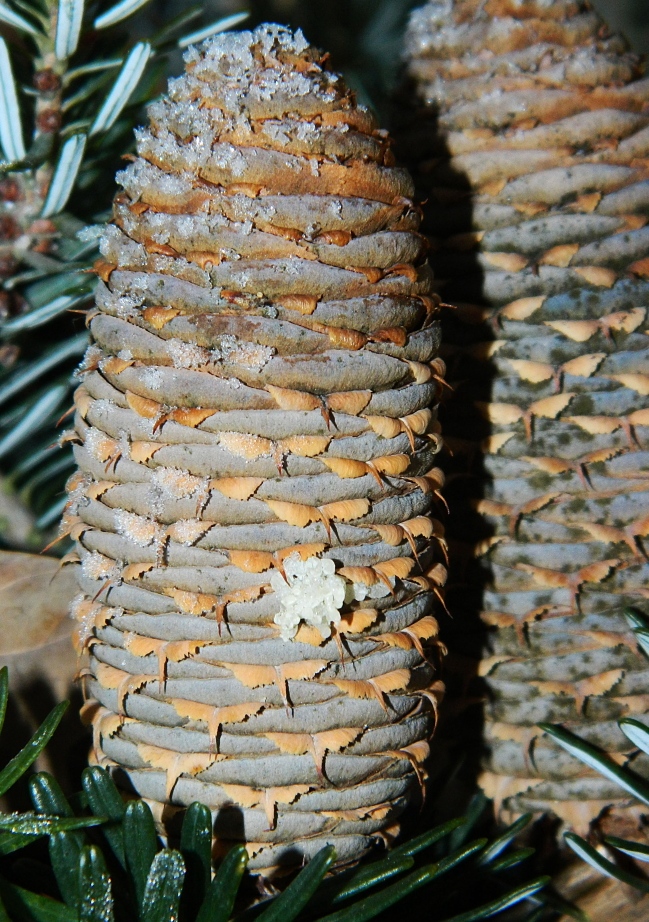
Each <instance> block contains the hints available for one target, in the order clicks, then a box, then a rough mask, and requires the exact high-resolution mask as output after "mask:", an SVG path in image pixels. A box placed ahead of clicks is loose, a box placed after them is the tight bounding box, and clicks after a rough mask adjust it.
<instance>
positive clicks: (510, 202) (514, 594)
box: [402, 0, 649, 826]
mask: <svg viewBox="0 0 649 922" xmlns="http://www.w3.org/2000/svg"><path fill="white" fill-rule="evenodd" d="M407 54H408V71H409V77H410V78H411V80H412V81H413V83H414V85H415V88H416V93H417V98H418V107H419V108H418V109H417V111H416V114H415V117H414V118H413V117H412V115H411V116H409V118H408V123H407V124H404V125H403V126H402V140H403V147H404V150H405V151H407V152H409V154H410V156H411V157H412V160H413V162H415V163H416V164H417V171H416V182H418V183H419V185H420V189H421V194H422V196H425V197H427V198H428V199H429V201H428V204H427V206H426V211H427V217H426V222H427V223H426V224H425V228H424V229H425V230H426V231H427V232H428V233H429V234H430V237H431V239H432V244H433V249H434V253H433V256H432V258H431V262H432V265H433V267H434V269H435V272H436V275H437V277H438V279H439V283H440V285H441V286H442V287H441V291H442V294H443V296H444V299H445V301H449V302H451V303H454V304H456V305H457V308H456V310H454V311H450V310H449V311H448V312H447V315H446V316H447V319H446V321H445V322H446V329H445V331H444V336H445V351H443V353H442V354H443V356H444V358H445V359H446V361H447V363H448V364H449V379H450V381H451V383H452V384H453V386H454V393H453V395H452V396H451V397H450V399H449V401H448V404H447V407H448V409H447V410H445V413H446V417H445V418H444V417H443V418H442V425H443V426H444V427H445V432H447V434H448V439H447V441H448V443H449V447H450V448H452V450H453V457H452V459H451V460H450V461H449V468H448V470H449V471H452V473H453V481H452V482H453V486H452V487H451V482H450V480H449V499H450V502H451V517H450V525H449V533H450V538H449V540H452V542H453V543H452V554H453V557H454V560H455V563H456V567H457V569H456V572H455V575H454V576H453V577H452V580H450V581H449V602H450V605H451V609H452V610H453V611H454V612H455V613H456V622H455V623H456V625H458V626H459V625H463V630H460V631H458V636H454V637H453V643H454V645H456V647H455V649H456V651H457V652H464V653H465V654H467V655H468V656H469V660H468V661H467V662H471V661H475V660H474V658H475V657H476V656H477V655H479V653H480V643H481V638H480V635H479V631H478V629H477V628H474V629H473V630H470V629H469V628H468V622H467V613H468V612H471V611H473V612H476V610H477V613H478V614H479V618H480V620H481V622H482V625H483V629H484V631H485V632H486V636H487V642H486V651H485V649H484V647H483V651H482V661H481V663H480V667H479V668H480V672H481V673H482V675H483V676H484V677H485V679H486V684H487V687H488V696H487V697H488V702H487V703H486V705H485V715H486V742H487V746H488V756H487V759H486V771H485V774H484V776H483V784H484V787H485V789H486V790H487V791H488V792H489V793H490V794H492V795H493V796H495V797H496V799H497V801H498V803H499V804H502V803H504V804H505V806H506V807H507V808H509V809H511V810H514V811H515V812H519V811H522V810H528V809H551V810H554V811H555V812H556V813H557V814H559V815H560V816H563V817H565V818H566V819H568V820H570V821H572V822H575V823H578V824H580V825H582V826H583V825H584V824H586V825H587V824H588V822H590V821H591V820H593V819H594V818H595V817H596V816H597V815H598V814H599V813H600V812H601V811H602V810H603V809H604V808H605V807H606V806H607V805H609V804H610V803H611V802H612V801H618V802H619V801H620V800H621V798H622V794H621V792H620V789H619V788H617V787H616V786H615V785H613V784H611V783H610V782H608V781H606V780H605V779H603V778H602V777H600V776H596V775H595V773H591V772H588V771H586V769H584V766H583V765H582V764H581V763H579V762H577V760H575V759H573V758H572V757H569V756H567V755H566V754H565V753H564V752H563V751H561V750H558V748H556V747H555V746H554V745H553V744H552V743H551V742H550V741H549V740H548V738H547V737H544V736H543V734H542V733H541V731H540V730H539V729H538V727H537V724H538V723H539V722H541V721H551V722H560V723H562V724H564V725H566V726H568V727H570V728H572V729H573V730H574V731H575V732H577V733H578V734H579V735H580V736H582V737H583V738H585V739H588V740H590V741H591V742H593V743H595V744H597V745H599V746H601V747H603V748H604V749H605V750H607V751H608V752H609V753H612V754H613V755H614V758H616V759H617V760H618V761H620V762H625V761H627V760H629V759H631V760H632V761H633V765H634V767H635V768H637V769H638V770H639V771H641V772H642V771H646V770H647V767H648V766H646V765H644V764H643V763H642V762H641V760H638V759H635V758H634V757H635V755H637V753H635V752H634V751H633V750H632V748H631V746H630V744H629V742H628V740H627V739H626V738H625V737H624V736H623V735H622V734H621V733H620V731H619V730H618V728H617V726H616V720H617V719H618V718H620V717H622V716H624V715H634V716H636V717H642V715H643V714H645V713H646V712H647V710H649V698H647V679H648V676H649V673H648V671H647V667H646V660H645V659H644V658H643V657H642V656H641V655H640V654H639V652H638V649H637V646H636V643H635V641H634V638H633V635H632V634H631V633H630V631H629V628H628V625H627V623H626V621H625V619H624V618H623V616H622V609H623V608H624V606H625V604H633V603H638V602H639V603H642V600H644V599H645V598H646V587H647V584H648V577H649V567H648V566H647V544H646V535H647V534H648V533H649V492H648V483H647V478H648V476H649V400H648V398H649V373H648V366H647V360H648V358H649V351H648V348H647V347H648V346H649V340H648V339H647V333H648V332H649V324H648V320H649V300H648V296H649V280H648V277H649V259H648V252H649V250H648V244H649V227H647V215H648V213H649V80H647V79H646V78H645V77H643V72H642V69H641V66H640V62H639V61H638V59H637V58H636V57H635V56H634V55H632V54H630V53H629V52H627V50H626V48H625V46H624V43H623V42H622V40H621V39H620V38H618V37H615V36H610V35H609V33H608V32H607V30H606V27H605V26H604V25H603V24H602V22H601V20H600V19H598V17H597V16H596V14H595V13H594V12H592V10H591V9H590V8H589V7H588V6H587V4H586V3H582V2H578V0H488V2H486V3H484V2H482V0H481V2H478V0H457V2H452V0H443V2H442V0H435V2H430V3H428V4H427V5H426V6H424V7H422V8H421V9H420V10H418V11H416V12H415V13H414V14H413V17H412V20H411V23H410V28H409V35H408V46H407ZM451 582H452V583H453V593H452V594H451V591H450V585H451ZM481 587H483V589H484V591H481ZM451 600H453V601H451ZM462 613H464V620H462ZM476 623H479V622H478V620H477V619H476ZM450 642H451V641H449V643H450Z"/></svg>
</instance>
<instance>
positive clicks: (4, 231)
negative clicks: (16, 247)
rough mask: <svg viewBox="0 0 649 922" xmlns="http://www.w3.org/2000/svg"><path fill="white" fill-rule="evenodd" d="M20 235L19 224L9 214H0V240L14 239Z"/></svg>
mask: <svg viewBox="0 0 649 922" xmlns="http://www.w3.org/2000/svg"><path fill="white" fill-rule="evenodd" d="M19 236H20V225H19V224H18V222H17V221H16V220H14V218H12V217H11V216H10V215H7V214H4V215H0V240H2V241H4V240H15V239H16V237H19Z"/></svg>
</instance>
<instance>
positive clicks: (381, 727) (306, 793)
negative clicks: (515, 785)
mask: <svg viewBox="0 0 649 922" xmlns="http://www.w3.org/2000/svg"><path fill="white" fill-rule="evenodd" d="M186 60H187V70H186V73H185V75H184V76H182V77H180V78H179V79H177V80H173V81H171V83H170V87H169V94H168V96H167V97H165V98H163V99H162V100H161V101H159V102H157V103H155V104H154V105H152V106H151V107H150V109H149V115H150V126H149V127H148V128H146V129H144V130H142V131H140V132H139V134H138V138H137V150H138V156H137V158H135V159H134V161H133V162H132V163H131V164H130V165H129V166H128V167H127V169H125V170H124V172H123V173H121V174H120V175H119V176H118V179H119V182H120V183H121V185H122V187H123V191H122V192H121V193H120V194H119V195H118V196H117V197H116V199H115V207H114V216H113V221H112V223H111V224H110V225H109V227H108V229H107V231H106V233H105V235H104V237H103V241H102V244H101V252H102V259H101V261H100V263H99V264H98V265H97V272H98V274H99V276H100V282H99V288H98V294H97V311H96V312H94V314H93V316H92V318H91V320H90V329H91V332H92V336H93V340H94V343H93V345H92V346H91V347H90V349H89V351H88V354H87V355H86V358H85V361H84V364H83V366H82V369H81V371H80V378H81V383H80V386H79V388H78V390H77V392H76V411H77V412H76V417H75V429H74V432H73V433H72V434H71V436H70V437H71V438H72V440H73V441H75V442H77V443H78V444H77V445H76V447H75V451H76V457H77V461H78V465H79V472H78V474H77V475H76V476H75V477H74V478H73V480H72V482H71V484H70V502H69V504H68V508H67V512H66V527H67V528H68V529H71V534H72V536H73V537H74V538H75V539H76V541H77V544H78V554H79V557H80V563H81V567H80V572H81V577H80V583H81V588H82V593H83V594H82V595H81V596H80V597H79V598H78V599H77V601H76V602H75V607H74V614H75V616H76V617H77V619H78V620H79V646H80V649H82V650H83V651H85V653H84V655H85V656H86V657H87V665H85V666H84V668H83V673H84V681H85V687H86V690H87V695H88V697H89V701H88V703H87V705H86V713H87V715H88V718H89V719H91V720H92V724H93V729H94V752H95V758H96V759H97V761H98V762H99V763H100V764H102V765H107V766H110V767H111V768H112V769H113V771H114V774H115V777H116V778H117V780H118V781H119V782H120V783H121V784H122V785H123V786H125V787H127V788H128V787H130V788H132V789H134V790H135V791H137V792H138V793H139V794H141V795H142V796H143V797H144V798H145V799H147V800H148V802H149V803H150V804H151V805H152V808H153V809H154V813H155V815H156V817H157V819H158V821H159V822H160V823H161V824H162V825H163V826H165V827H166V828H168V829H169V830H170V834H172V835H173V833H174V829H176V828H177V821H178V819H179V814H181V813H182V808H183V807H184V806H186V805H188V804H190V803H191V802H192V801H194V800H199V801H202V802H203V803H205V804H207V805H208V806H209V807H210V808H211V809H212V811H213V816H214V834H215V839H216V847H217V851H218V850H219V849H222V848H225V847H227V846H228V845H229V844H231V843H232V842H236V841H244V842H246V843H247V846H248V849H249V851H250V854H251V863H250V867H251V868H252V869H253V870H256V871H259V872H264V873H270V871H271V869H273V868H275V867H277V866H278V865H282V864H285V863H295V862H298V863H299V862H300V861H302V860H303V857H304V856H306V857H309V856H311V855H313V854H314V853H315V852H316V851H317V850H318V849H319V848H321V847H322V846H323V844H325V843H326V842H332V843H334V845H335V847H336V852H337V860H338V861H339V862H340V863H344V862H348V861H351V860H355V859H357V858H358V857H359V856H360V855H361V854H362V853H363V852H364V851H366V850H367V848H368V847H369V846H370V845H371V843H372V842H373V841H374V840H375V839H376V837H377V836H383V837H388V838H389V837H390V836H391V835H393V834H394V832H395V830H396V828H397V827H396V821H397V817H398V815H399V814H400V813H401V811H402V810H403V809H404V807H405V805H406V804H407V802H408V801H409V800H410V799H412V798H413V797H415V798H416V797H417V796H418V789H419V787H420V785H421V784H422V783H423V779H424V767H423V765H422V763H423V760H424V759H425V757H426V755H427V751H428V744H427V739H428V737H429V736H430V734H431V732H432V730H433V728H434V722H435V716H436V706H437V702H438V699H439V697H440V695H441V693H442V686H441V683H440V682H439V680H438V679H437V678H436V676H435V669H434V666H433V663H434V662H435V660H436V656H437V653H438V652H439V651H440V644H439V641H437V640H436V637H437V622H436V621H435V618H434V616H433V614H432V611H433V608H434V604H435V598H436V596H438V595H439V594H440V591H441V586H442V585H443V583H444V581H445V576H446V571H445V569H444V565H443V563H442V559H443V553H444V549H445V544H444V534H443V530H442V527H441V525H440V524H439V522H438V521H437V520H436V518H435V516H434V508H433V507H434V505H435V503H436V502H437V496H438V490H439V488H440V486H441V484H442V475H441V473H440V471H439V470H438V469H437V468H436V467H435V454H436V452H437V451H438V449H439V447H440V438H439V435H438V426H437V422H436V414H435V410H434V409H432V408H434V406H435V402H436V398H437V394H438V390H439V388H440V380H441V375H442V374H443V371H444V366H443V363H442V362H441V360H439V359H438V358H436V356H437V351H438V345H439V324H438V322H437V320H436V319H435V314H436V309H437V304H438V299H436V298H435V297H434V296H430V288H431V281H430V279H431V274H430V270H429V267H428V265H427V263H426V261H425V254H426V249H427V245H426V242H425V240H424V238H422V237H421V236H420V235H419V234H418V232H417V228H418V225H419V217H418V214H417V210H416V209H415V207H414V206H413V202H412V199H411V195H412V183H411V180H410V178H409V175H408V174H407V172H406V171H405V170H403V169H400V168H398V167H396V166H394V160H393V156H392V154H391V151H390V141H389V139H388V138H387V136H386V134H385V133H384V132H382V131H380V130H379V129H378V128H377V126H376V123H375V121H374V118H373V116H372V115H371V114H370V113H369V112H368V111H367V110H366V109H364V108H362V107H360V106H357V105H356V103H355V101H354V99H353V96H352V94H351V93H350V92H349V91H348V90H347V89H346V87H345V86H344V84H343V82H342V80H341V78H340V77H339V76H337V75H336V74H333V73H329V72H328V71H327V70H326V69H325V67H324V61H325V58H324V57H323V56H322V55H321V53H320V52H318V51H317V50H315V49H314V48H312V47H309V46H308V45H307V43H306V42H305V41H304V39H303V37H302V36H301V34H300V33H296V34H295V35H292V34H291V33H290V32H288V31H286V30H283V29H281V28H280V27H275V26H272V27H260V28H259V29H258V30H256V31H255V32H252V33H251V32H246V33H241V34H228V35H225V36H222V37H218V38H216V39H213V40H211V41H209V42H207V43H205V44H204V45H203V46H201V47H199V48H198V49H191V50H190V51H189V52H188V53H187V55H186Z"/></svg>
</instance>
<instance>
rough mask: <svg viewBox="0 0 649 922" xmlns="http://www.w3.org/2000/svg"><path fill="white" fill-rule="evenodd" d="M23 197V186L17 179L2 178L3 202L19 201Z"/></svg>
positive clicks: (0, 186)
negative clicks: (21, 186)
mask: <svg viewBox="0 0 649 922" xmlns="http://www.w3.org/2000/svg"><path fill="white" fill-rule="evenodd" d="M22 197H23V195H22V191H21V188H20V186H19V185H18V183H17V181H16V180H15V179H12V178H7V179H3V180H0V200H2V201H3V202H17V201H18V200H19V199H21V198H22Z"/></svg>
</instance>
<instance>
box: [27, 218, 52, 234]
mask: <svg viewBox="0 0 649 922" xmlns="http://www.w3.org/2000/svg"><path fill="white" fill-rule="evenodd" d="M27 233H29V234H55V233H56V224H54V222H53V221H50V220H49V218H37V219H36V220H35V221H33V222H32V224H31V225H30V226H29V228H28V231H27Z"/></svg>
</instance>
